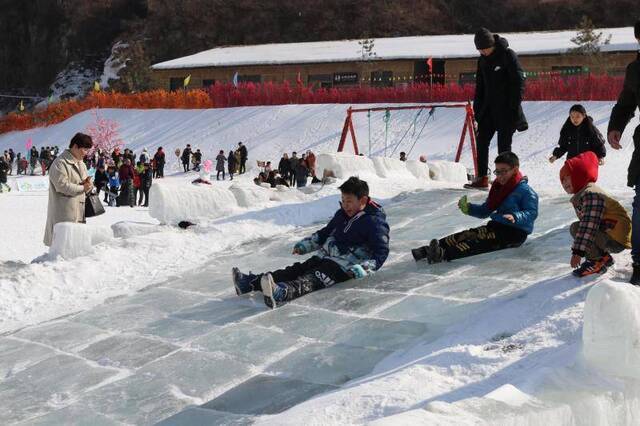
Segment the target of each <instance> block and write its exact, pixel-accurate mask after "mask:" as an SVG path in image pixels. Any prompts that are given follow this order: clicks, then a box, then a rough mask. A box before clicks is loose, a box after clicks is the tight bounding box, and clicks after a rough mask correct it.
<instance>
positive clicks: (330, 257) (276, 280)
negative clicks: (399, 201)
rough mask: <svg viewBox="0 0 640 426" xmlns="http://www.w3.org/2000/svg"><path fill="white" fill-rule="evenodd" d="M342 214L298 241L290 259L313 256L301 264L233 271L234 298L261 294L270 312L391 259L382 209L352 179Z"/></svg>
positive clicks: (345, 191) (362, 274)
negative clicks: (260, 271)
mask: <svg viewBox="0 0 640 426" xmlns="http://www.w3.org/2000/svg"><path fill="white" fill-rule="evenodd" d="M340 191H341V192H342V203H341V208H340V209H339V210H338V211H337V212H336V213H335V215H334V216H333V219H331V221H330V222H329V224H328V225H327V226H325V227H324V228H322V229H321V230H319V231H318V232H316V233H314V234H313V235H311V237H308V238H305V239H303V240H302V241H299V242H298V243H296V244H295V246H294V247H293V254H298V255H302V254H307V253H311V252H316V254H315V255H314V256H312V257H310V258H309V259H307V260H306V261H304V262H302V263H295V264H293V265H291V266H288V267H286V268H284V269H280V270H277V271H273V272H267V273H263V274H258V275H253V274H243V273H241V272H240V271H239V270H238V268H233V271H232V273H233V282H234V285H235V287H236V293H237V294H238V295H241V294H245V293H249V292H252V291H262V293H263V296H264V301H265V304H266V305H267V306H269V307H271V308H275V307H276V306H280V305H282V304H284V303H286V302H288V301H291V300H293V299H297V298H298V297H300V296H303V295H305V294H307V293H311V292H313V291H317V290H321V289H323V288H326V287H330V286H332V285H334V284H336V283H341V282H343V281H347V280H349V279H352V278H355V279H359V278H364V277H365V276H367V275H370V274H373V273H374V271H377V270H378V269H380V268H381V267H382V265H383V264H384V262H385V260H386V259H387V256H388V255H389V225H388V224H387V220H386V215H385V213H384V210H382V207H380V206H379V205H378V204H376V203H375V202H374V201H372V200H371V199H370V198H369V186H368V185H367V183H366V182H365V181H362V180H360V179H358V178H357V177H350V178H349V179H348V180H347V181H346V182H344V183H343V184H342V186H340Z"/></svg>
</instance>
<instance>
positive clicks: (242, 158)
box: [238, 142, 249, 174]
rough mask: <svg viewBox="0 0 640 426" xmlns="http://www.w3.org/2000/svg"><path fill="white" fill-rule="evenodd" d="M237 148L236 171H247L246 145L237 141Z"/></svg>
mask: <svg viewBox="0 0 640 426" xmlns="http://www.w3.org/2000/svg"><path fill="white" fill-rule="evenodd" d="M238 150H239V151H240V170H238V173H239V174H243V173H244V172H246V171H247V168H246V164H247V159H248V158H249V153H248V152H247V147H246V146H244V145H243V144H242V142H238Z"/></svg>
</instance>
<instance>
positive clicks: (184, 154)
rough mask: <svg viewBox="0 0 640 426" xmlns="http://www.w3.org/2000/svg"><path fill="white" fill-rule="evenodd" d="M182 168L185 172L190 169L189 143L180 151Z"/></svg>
mask: <svg viewBox="0 0 640 426" xmlns="http://www.w3.org/2000/svg"><path fill="white" fill-rule="evenodd" d="M181 159H182V168H183V169H184V172H185V173H187V172H188V171H189V170H190V165H189V163H190V162H191V145H190V144H187V147H186V148H185V149H184V151H182V157H181Z"/></svg>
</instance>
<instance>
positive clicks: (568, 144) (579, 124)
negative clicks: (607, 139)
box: [549, 104, 607, 165]
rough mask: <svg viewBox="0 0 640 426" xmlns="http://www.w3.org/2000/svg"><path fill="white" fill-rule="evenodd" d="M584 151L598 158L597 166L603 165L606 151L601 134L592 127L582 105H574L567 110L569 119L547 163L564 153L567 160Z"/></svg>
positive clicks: (591, 119) (591, 120)
mask: <svg viewBox="0 0 640 426" xmlns="http://www.w3.org/2000/svg"><path fill="white" fill-rule="evenodd" d="M585 151H593V153H594V154H596V157H598V160H599V164H600V165H603V164H604V157H605V156H606V155H607V149H606V148H605V146H604V138H603V137H602V133H600V131H599V130H598V128H597V127H596V126H594V125H593V118H591V117H589V116H588V115H587V110H586V109H585V108H584V107H583V106H582V105H580V104H576V105H574V106H572V107H571V109H570V110H569V118H567V121H565V123H564V125H563V126H562V129H561V130H560V139H559V140H558V146H557V147H556V148H555V149H554V150H553V154H552V155H551V157H550V158H549V162H550V163H553V162H554V161H556V160H557V159H558V158H560V157H562V156H563V155H564V154H565V153H567V160H568V159H570V158H573V157H575V156H576V155H579V154H582V153H583V152H585Z"/></svg>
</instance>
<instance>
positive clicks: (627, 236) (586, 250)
mask: <svg viewBox="0 0 640 426" xmlns="http://www.w3.org/2000/svg"><path fill="white" fill-rule="evenodd" d="M597 180H598V158H597V157H596V155H595V154H594V153H593V152H591V151H587V152H584V153H582V154H580V155H578V156H576V157H573V158H571V159H569V160H567V162H566V163H565V164H564V166H562V168H561V169H560V182H561V183H562V187H563V188H564V190H565V191H567V193H568V194H574V195H573V197H571V204H572V205H573V208H574V209H575V211H576V215H577V216H578V219H580V221H579V222H574V223H572V224H571V228H570V232H571V236H572V237H573V246H571V254H572V256H571V267H572V268H577V269H575V270H574V271H573V275H575V276H577V277H585V276H587V275H592V274H603V273H605V272H606V271H607V268H608V267H611V266H612V265H613V258H612V257H611V253H620V252H621V251H623V250H624V249H627V248H631V219H630V218H629V215H628V214H627V211H626V210H625V209H624V207H622V206H621V205H620V203H619V202H618V201H616V200H615V199H614V198H613V197H611V196H610V195H609V194H607V193H606V192H604V191H603V190H602V189H601V188H600V187H598V186H597V185H596V184H595V182H596V181H597ZM583 257H584V258H586V260H585V261H584V262H583V263H582V265H580V261H581V260H582V258H583ZM578 266H580V267H578Z"/></svg>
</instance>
